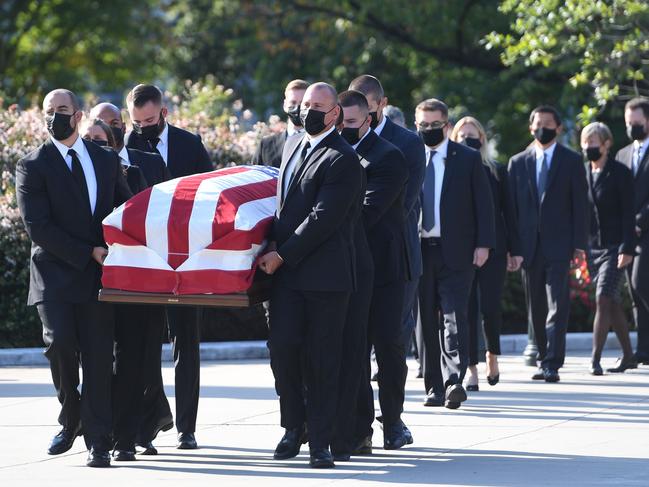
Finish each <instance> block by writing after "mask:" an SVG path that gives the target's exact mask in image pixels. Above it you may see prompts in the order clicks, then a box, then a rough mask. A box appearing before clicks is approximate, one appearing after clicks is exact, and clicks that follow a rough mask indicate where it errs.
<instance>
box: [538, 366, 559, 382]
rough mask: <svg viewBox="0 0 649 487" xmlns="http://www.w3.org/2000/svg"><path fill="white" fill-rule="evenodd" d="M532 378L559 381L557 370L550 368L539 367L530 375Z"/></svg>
mask: <svg viewBox="0 0 649 487" xmlns="http://www.w3.org/2000/svg"><path fill="white" fill-rule="evenodd" d="M532 380H544V381H545V382H559V380H560V377H559V372H557V371H556V370H552V369H539V370H538V372H537V373H536V374H534V375H533V376H532Z"/></svg>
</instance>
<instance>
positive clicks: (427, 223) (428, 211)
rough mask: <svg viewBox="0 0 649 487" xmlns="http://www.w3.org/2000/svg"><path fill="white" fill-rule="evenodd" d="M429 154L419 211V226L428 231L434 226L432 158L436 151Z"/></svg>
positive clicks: (433, 172) (433, 168)
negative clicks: (421, 206) (420, 209)
mask: <svg viewBox="0 0 649 487" xmlns="http://www.w3.org/2000/svg"><path fill="white" fill-rule="evenodd" d="M429 154H430V156H429V159H428V165H427V166H426V176H425V178H424V196H423V203H424V206H423V208H422V211H421V213H422V214H421V226H422V228H423V229H424V230H425V231H427V232H430V231H431V230H432V229H433V227H434V226H435V164H434V163H433V159H434V157H435V154H437V151H434V150H432V151H430V153H429Z"/></svg>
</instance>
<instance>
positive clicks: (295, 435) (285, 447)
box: [273, 426, 333, 463]
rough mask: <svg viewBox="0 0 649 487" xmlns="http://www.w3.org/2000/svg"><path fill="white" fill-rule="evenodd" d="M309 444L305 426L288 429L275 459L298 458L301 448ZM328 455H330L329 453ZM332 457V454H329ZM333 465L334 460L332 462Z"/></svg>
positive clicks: (277, 449) (278, 446)
mask: <svg viewBox="0 0 649 487" xmlns="http://www.w3.org/2000/svg"><path fill="white" fill-rule="evenodd" d="M306 442H307V435H306V429H305V428H304V426H301V427H299V428H293V429H290V430H289V429H287V430H286V433H284V436H282V439H281V440H279V443H278V444H277V448H275V453H274V454H273V458H274V459H275V460H288V459H289V458H293V457H296V456H298V454H299V453H300V448H301V447H302V445H304V444H305V443H306ZM327 453H329V452H328V451H327ZM329 456H331V453H329ZM332 463H333V460H332Z"/></svg>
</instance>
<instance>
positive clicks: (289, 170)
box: [283, 125, 336, 196]
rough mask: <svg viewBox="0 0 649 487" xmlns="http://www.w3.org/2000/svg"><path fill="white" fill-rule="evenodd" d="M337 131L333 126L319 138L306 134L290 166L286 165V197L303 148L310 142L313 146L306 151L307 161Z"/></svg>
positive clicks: (289, 162) (284, 181)
mask: <svg viewBox="0 0 649 487" xmlns="http://www.w3.org/2000/svg"><path fill="white" fill-rule="evenodd" d="M334 130H336V126H335V125H333V126H332V127H331V128H330V129H329V130H327V131H326V132H324V133H322V134H320V135H318V136H317V137H311V136H310V135H309V134H306V137H304V138H303V139H302V142H301V143H300V145H299V147H298V148H297V149H296V150H295V152H294V153H293V157H292V158H291V160H290V161H288V164H287V165H286V169H285V170H284V180H283V183H284V196H286V192H287V191H288V185H289V183H290V181H291V178H292V175H293V171H294V169H295V164H297V161H298V159H299V158H300V154H301V153H302V148H303V147H304V146H305V144H306V143H307V142H308V143H309V144H311V146H310V147H309V149H308V150H307V151H306V155H305V157H304V158H305V159H306V158H307V157H309V154H311V152H312V151H313V149H315V147H316V146H317V145H318V144H319V143H320V142H322V139H324V138H325V137H326V136H327V135H329V134H330V133H331V132H333V131H334Z"/></svg>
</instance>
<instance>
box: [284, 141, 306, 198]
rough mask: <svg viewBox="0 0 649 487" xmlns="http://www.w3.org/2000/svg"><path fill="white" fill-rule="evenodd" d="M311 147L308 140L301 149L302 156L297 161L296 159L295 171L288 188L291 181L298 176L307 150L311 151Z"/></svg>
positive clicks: (289, 182)
mask: <svg viewBox="0 0 649 487" xmlns="http://www.w3.org/2000/svg"><path fill="white" fill-rule="evenodd" d="M310 148H311V143H310V142H307V143H306V144H304V147H303V148H302V150H301V151H300V157H299V158H298V160H297V161H295V165H294V166H293V172H292V173H291V178H290V179H289V181H288V186H287V187H286V189H288V188H289V187H290V186H291V183H292V182H293V180H294V179H295V177H296V176H297V173H298V171H299V170H300V168H301V167H302V165H303V164H304V161H305V159H306V155H307V152H308V151H309V149H310Z"/></svg>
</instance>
